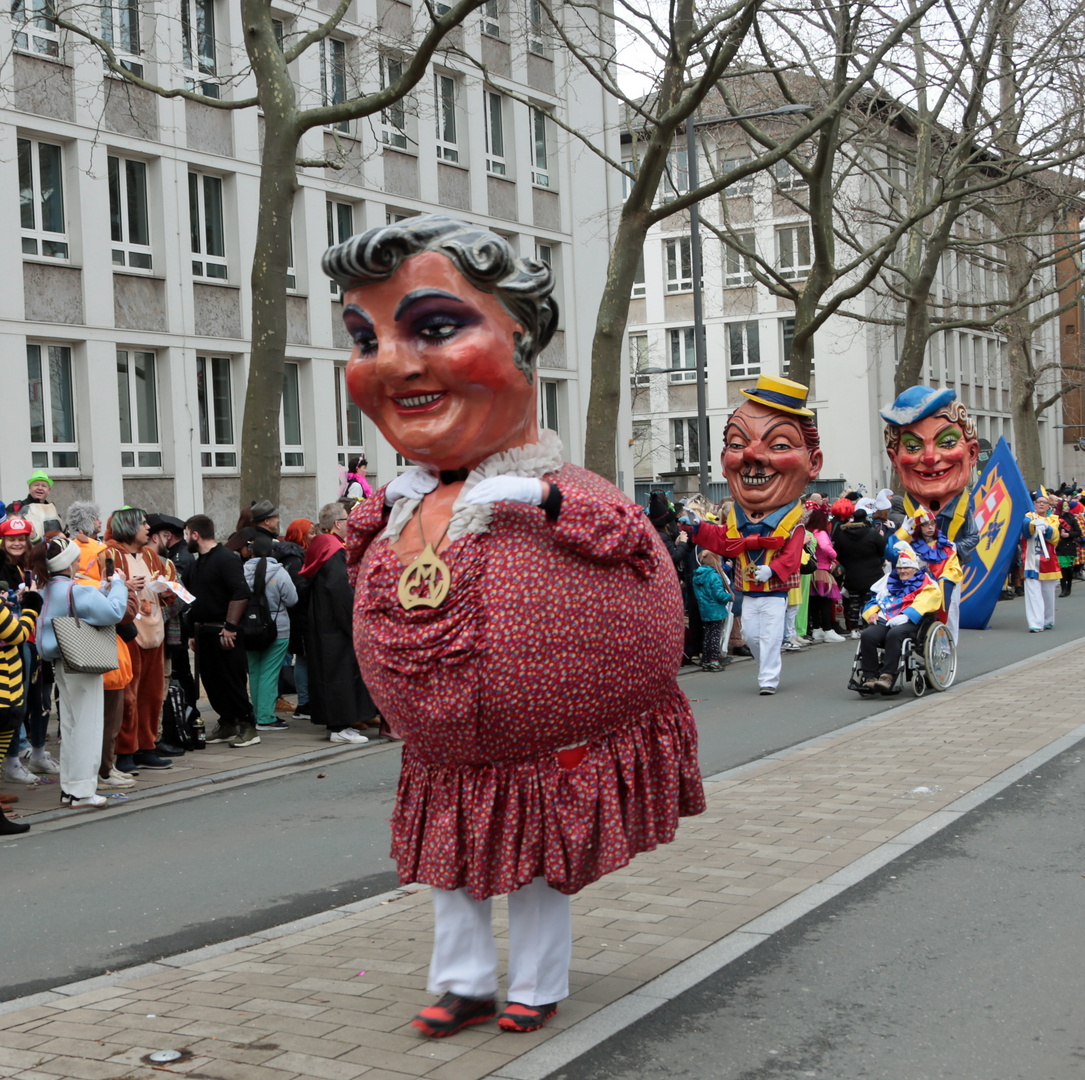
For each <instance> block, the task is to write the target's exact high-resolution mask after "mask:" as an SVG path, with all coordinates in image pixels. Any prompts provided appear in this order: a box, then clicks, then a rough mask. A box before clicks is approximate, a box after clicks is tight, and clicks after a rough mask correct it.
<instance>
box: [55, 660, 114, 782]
mask: <svg viewBox="0 0 1085 1080" xmlns="http://www.w3.org/2000/svg"><path fill="white" fill-rule="evenodd" d="M53 676H54V678H55V679H56V684H57V689H58V690H59V691H60V790H61V791H62V792H64V793H65V794H66V795H71V796H72V798H75V799H87V798H89V797H90V796H91V795H94V794H95V793H96V792H97V790H98V766H99V765H100V764H101V762H102V728H103V727H104V726H105V691H104V690H103V688H102V676H101V675H77V674H76V673H75V672H73V671H68V670H67V669H66V668H65V667H64V661H63V660H55V661H54V662H53Z"/></svg>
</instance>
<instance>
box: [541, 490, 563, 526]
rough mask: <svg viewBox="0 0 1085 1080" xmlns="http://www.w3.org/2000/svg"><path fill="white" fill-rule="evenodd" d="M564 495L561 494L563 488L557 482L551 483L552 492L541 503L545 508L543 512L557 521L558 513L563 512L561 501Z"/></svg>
mask: <svg viewBox="0 0 1085 1080" xmlns="http://www.w3.org/2000/svg"><path fill="white" fill-rule="evenodd" d="M563 498H564V496H563V495H562V494H561V488H559V487H558V485H557V484H555V483H551V484H550V493H549V494H548V495H547V496H546V498H545V499H543V501H542V502H541V503H540V504H539V505H540V506H542V508H543V512H544V513H545V514H546V516H547V517H548V518H549V519H550V520H551V521H557V519H558V514H560V513H561V501H562V499H563Z"/></svg>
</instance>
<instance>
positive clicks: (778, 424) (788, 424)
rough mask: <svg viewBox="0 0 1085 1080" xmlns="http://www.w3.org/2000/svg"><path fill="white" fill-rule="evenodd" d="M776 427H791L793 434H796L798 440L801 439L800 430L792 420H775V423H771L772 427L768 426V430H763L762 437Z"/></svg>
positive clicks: (768, 434)
mask: <svg viewBox="0 0 1085 1080" xmlns="http://www.w3.org/2000/svg"><path fill="white" fill-rule="evenodd" d="M778 427H789V428H791V429H792V430H793V431H794V432H795V434H796V435H798V437H799V442H802V441H803V439H802V432H801V431H799V430H798V428H797V426H796V424H795V421H794V420H777V421H776V423H775V424H773V425H772V427H770V428H769V429H768V431H766V432H765V435H764V438H766V439H767V438H768V437H769V436H770V435H771V434H772V433H773V432H774V431H775V430H776V429H777V428H778Z"/></svg>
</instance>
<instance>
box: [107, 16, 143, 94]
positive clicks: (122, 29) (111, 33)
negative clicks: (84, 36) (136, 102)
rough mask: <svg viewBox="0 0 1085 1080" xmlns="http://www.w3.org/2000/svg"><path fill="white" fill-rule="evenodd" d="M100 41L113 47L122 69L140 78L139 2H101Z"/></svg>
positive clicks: (141, 65) (141, 69) (141, 66)
mask: <svg viewBox="0 0 1085 1080" xmlns="http://www.w3.org/2000/svg"><path fill="white" fill-rule="evenodd" d="M102 40H103V41H105V42H106V43H107V44H109V45H111V46H112V47H113V51H114V53H116V56H117V60H118V61H119V62H120V65H121V66H122V67H125V68H127V69H128V70H129V71H130V72H132V74H133V75H139V76H140V77H142V75H143V63H142V62H141V61H140V59H139V57H140V54H141V53H142V51H143V50H142V49H141V48H140V39H139V0H102Z"/></svg>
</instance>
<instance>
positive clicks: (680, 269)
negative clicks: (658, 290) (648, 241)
mask: <svg viewBox="0 0 1085 1080" xmlns="http://www.w3.org/2000/svg"><path fill="white" fill-rule="evenodd" d="M663 260H664V263H665V264H666V267H667V292H669V293H674V292H689V291H690V290H691V289H692V288H693V248H692V246H691V244H690V239H689V237H688V236H680V237H676V238H675V239H673V240H664V241H663Z"/></svg>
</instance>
